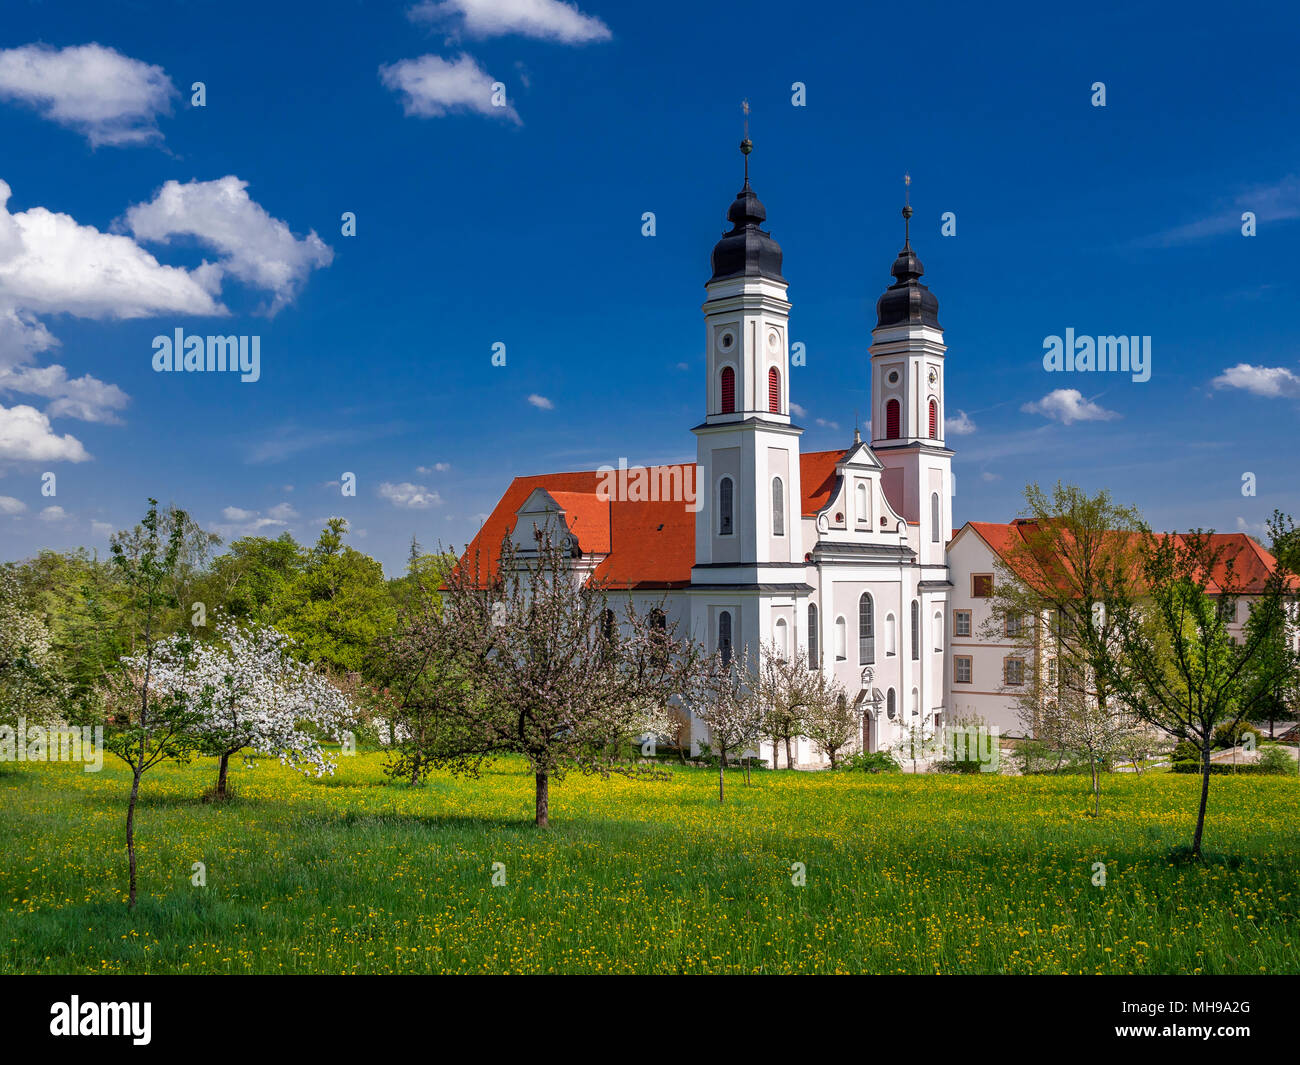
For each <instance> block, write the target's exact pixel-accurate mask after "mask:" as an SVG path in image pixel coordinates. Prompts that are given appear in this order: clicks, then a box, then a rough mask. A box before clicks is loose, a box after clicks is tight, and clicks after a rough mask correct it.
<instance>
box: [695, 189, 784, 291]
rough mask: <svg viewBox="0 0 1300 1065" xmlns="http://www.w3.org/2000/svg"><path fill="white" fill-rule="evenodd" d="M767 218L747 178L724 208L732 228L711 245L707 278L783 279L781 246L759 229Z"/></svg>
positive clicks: (770, 235) (768, 234)
mask: <svg viewBox="0 0 1300 1065" xmlns="http://www.w3.org/2000/svg"><path fill="white" fill-rule="evenodd" d="M766 219H767V211H766V209H765V208H764V207H763V204H762V202H761V201H760V200H759V198H758V196H757V195H756V194H755V192H754V190H753V189H751V188H750V187H749V179H748V178H746V179H745V187H744V188H743V189H741V190H740V191H739V192H738V193H736V199H735V202H733V203H732V205H731V207H730V208H729V209H728V211H727V221H728V222H730V223H731V229H730V231H729V232H727V233H726V234H724V235H723V237H722V239H721V240H720V241H718V243H717V244H715V245H714V246H713V257H712V262H713V276H712V277H711V278H709V280H710V281H721V280H723V279H724V278H728V277H770V278H772V279H773V280H774V281H782V282H784V281H785V278H783V277H782V276H781V245H780V244H778V243H777V242H776V241H774V240H773V239H772V234H770V233H767V232H764V230H762V229H761V228H760V227H761V226H762V224H763V222H764V221H765V220H766Z"/></svg>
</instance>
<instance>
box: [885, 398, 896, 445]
mask: <svg viewBox="0 0 1300 1065" xmlns="http://www.w3.org/2000/svg"><path fill="white" fill-rule="evenodd" d="M885 439H886V440H897V439H898V400H896V399H891V400H890V401H889V402H888V403H886V404H885Z"/></svg>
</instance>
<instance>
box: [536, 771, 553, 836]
mask: <svg viewBox="0 0 1300 1065" xmlns="http://www.w3.org/2000/svg"><path fill="white" fill-rule="evenodd" d="M550 823H551V781H550V777H548V776H547V775H546V774H545V773H538V774H537V827H538V828H548V827H549V826H550Z"/></svg>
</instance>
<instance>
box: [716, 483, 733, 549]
mask: <svg viewBox="0 0 1300 1065" xmlns="http://www.w3.org/2000/svg"><path fill="white" fill-rule="evenodd" d="M734 494H735V487H734V485H733V484H732V481H731V478H730V477H724V478H722V480H721V481H720V482H719V483H718V535H719V536H730V535H731V515H732V510H733V506H734V500H733V499H732V496H733V495H734Z"/></svg>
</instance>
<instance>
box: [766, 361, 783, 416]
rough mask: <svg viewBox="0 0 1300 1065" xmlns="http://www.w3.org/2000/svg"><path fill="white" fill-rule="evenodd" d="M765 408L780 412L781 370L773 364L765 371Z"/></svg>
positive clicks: (774, 412) (776, 412)
mask: <svg viewBox="0 0 1300 1065" xmlns="http://www.w3.org/2000/svg"><path fill="white" fill-rule="evenodd" d="M767 409H768V410H769V411H771V412H772V413H773V414H780V413H781V371H780V370H778V369H777V368H776V367H775V366H773V367H772V368H771V369H770V370H768V371H767Z"/></svg>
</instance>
